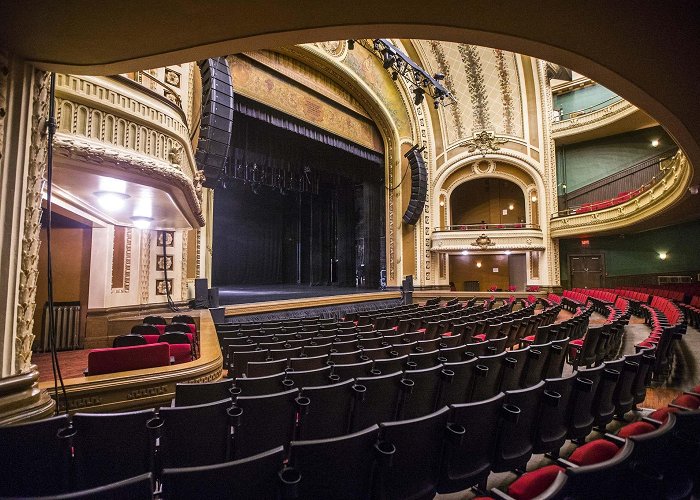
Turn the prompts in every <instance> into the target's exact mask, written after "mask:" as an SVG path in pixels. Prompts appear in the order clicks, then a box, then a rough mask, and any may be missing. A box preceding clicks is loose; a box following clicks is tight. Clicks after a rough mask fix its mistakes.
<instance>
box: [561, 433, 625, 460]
mask: <svg viewBox="0 0 700 500" xmlns="http://www.w3.org/2000/svg"><path fill="white" fill-rule="evenodd" d="M618 451H619V448H618V447H617V445H616V444H614V443H611V442H610V441H606V440H605V439H596V440H595V441H591V442H590V443H586V444H584V445H583V446H579V447H578V448H576V449H575V450H574V452H573V453H572V454H571V456H570V457H569V461H570V462H573V463H575V464H576V465H591V464H598V463H600V462H605V461H606V460H610V459H611V458H612V457H614V456H615V454H616V453H617V452H618Z"/></svg>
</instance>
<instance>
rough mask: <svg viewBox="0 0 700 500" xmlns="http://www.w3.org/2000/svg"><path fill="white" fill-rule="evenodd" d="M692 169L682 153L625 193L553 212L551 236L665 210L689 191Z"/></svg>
mask: <svg viewBox="0 0 700 500" xmlns="http://www.w3.org/2000/svg"><path fill="white" fill-rule="evenodd" d="M692 176H693V169H692V168H691V166H690V164H689V163H688V160H687V158H686V157H685V155H683V153H681V152H678V153H676V154H675V155H674V156H673V158H672V159H670V160H669V161H667V162H665V163H663V165H662V170H661V172H660V175H658V176H657V177H655V178H654V179H653V180H652V181H650V182H648V183H646V184H644V185H643V186H641V187H639V188H637V189H635V190H634V191H631V192H629V193H626V195H625V196H622V197H616V198H612V199H609V200H604V201H601V202H598V203H595V204H587V205H582V206H580V207H571V208H568V209H566V210H563V211H561V212H557V213H555V214H552V217H551V220H550V226H549V227H550V236H551V237H552V238H564V237H568V236H577V235H580V234H583V233H585V234H594V233H601V232H606V231H611V230H618V229H621V228H625V227H628V226H630V225H632V224H636V223H638V222H641V221H643V220H645V219H648V218H649V217H652V216H654V215H656V214H659V213H661V212H664V211H665V210H666V209H668V208H670V207H671V206H673V205H674V204H676V203H677V202H678V201H679V200H681V198H682V197H683V196H685V195H686V192H687V189H688V186H689V185H690V181H691V179H692Z"/></svg>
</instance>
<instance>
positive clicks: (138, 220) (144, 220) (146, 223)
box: [131, 215, 153, 229]
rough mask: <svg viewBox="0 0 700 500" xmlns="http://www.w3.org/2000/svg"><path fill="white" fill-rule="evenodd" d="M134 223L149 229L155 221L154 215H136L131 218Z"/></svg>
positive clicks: (136, 225) (138, 226) (135, 225)
mask: <svg viewBox="0 0 700 500" xmlns="http://www.w3.org/2000/svg"><path fill="white" fill-rule="evenodd" d="M131 221H132V222H133V223H134V227H136V228H138V229H148V228H149V227H151V222H153V217H145V216H143V215H134V216H133V217H132V218H131Z"/></svg>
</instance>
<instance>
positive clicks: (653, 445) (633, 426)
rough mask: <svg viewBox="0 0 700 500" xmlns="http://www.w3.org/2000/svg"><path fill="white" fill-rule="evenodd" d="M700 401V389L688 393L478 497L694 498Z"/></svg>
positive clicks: (698, 473) (699, 478) (516, 499)
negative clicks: (488, 494) (503, 487)
mask: <svg viewBox="0 0 700 500" xmlns="http://www.w3.org/2000/svg"><path fill="white" fill-rule="evenodd" d="M698 390H700V386H697V387H695V388H694V389H693V391H698ZM679 403H683V404H685V405H688V406H683V405H681V404H679ZM699 406H700V394H698V393H697V392H687V393H685V394H683V395H680V396H678V397H676V398H675V399H674V400H673V402H672V403H670V404H669V406H668V407H665V408H659V409H657V410H656V411H654V412H653V413H651V414H650V415H649V417H647V418H643V419H642V420H639V421H635V422H632V423H629V424H627V425H625V426H624V427H622V428H621V429H620V430H619V431H618V432H617V434H616V435H612V434H605V435H604V436H603V438H601V439H595V440H592V441H590V442H588V443H586V444H584V445H582V446H580V447H578V448H577V449H576V450H574V452H573V453H572V454H571V455H570V456H569V457H568V458H567V459H566V460H563V459H558V460H557V461H556V463H555V464H553V465H545V466H543V467H540V468H538V469H535V470H533V471H530V472H527V473H525V474H523V475H522V476H520V477H519V478H517V479H516V480H515V481H514V482H513V483H511V484H510V485H509V486H508V491H507V493H505V492H503V491H501V490H499V489H493V490H492V491H491V494H492V495H493V497H479V498H481V499H482V500H486V499H492V500H493V499H494V498H500V499H506V500H508V499H514V500H530V499H552V498H623V497H624V498H649V499H657V498H689V497H691V493H692V491H693V489H695V488H697V485H698V484H700V467H698V463H700V462H698V459H699V458H700V438H698V431H699V430H700V412H698V411H693V410H696V409H697V408H698V407H699ZM672 413H673V415H671V414H672Z"/></svg>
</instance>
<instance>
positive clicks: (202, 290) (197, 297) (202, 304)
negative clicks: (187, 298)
mask: <svg viewBox="0 0 700 500" xmlns="http://www.w3.org/2000/svg"><path fill="white" fill-rule="evenodd" d="M194 307H195V309H204V308H206V307H209V282H208V281H207V279H206V278H197V279H195V280H194Z"/></svg>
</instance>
